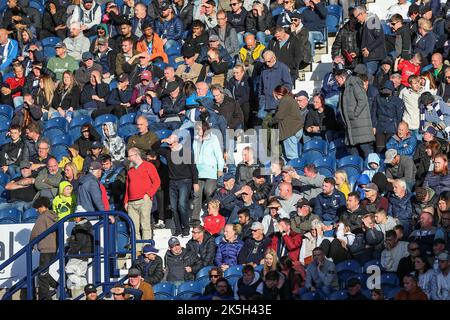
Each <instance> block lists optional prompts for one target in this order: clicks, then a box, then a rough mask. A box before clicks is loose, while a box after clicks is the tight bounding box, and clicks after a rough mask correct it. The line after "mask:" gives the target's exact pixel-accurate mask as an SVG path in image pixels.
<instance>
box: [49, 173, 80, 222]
mask: <svg viewBox="0 0 450 320" xmlns="http://www.w3.org/2000/svg"><path fill="white" fill-rule="evenodd" d="M76 204H77V198H76V194H75V193H74V189H73V186H72V185H71V184H70V182H68V181H61V182H60V183H59V193H58V195H57V196H56V197H55V198H54V199H53V202H52V205H53V211H54V212H55V213H56V214H57V215H58V219H59V220H61V219H62V218H64V217H65V216H68V215H69V214H72V213H74V212H75V208H76Z"/></svg>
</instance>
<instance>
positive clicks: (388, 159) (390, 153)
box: [384, 149, 398, 164]
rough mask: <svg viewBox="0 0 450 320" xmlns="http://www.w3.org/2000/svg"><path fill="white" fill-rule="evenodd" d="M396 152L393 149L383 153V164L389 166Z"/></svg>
mask: <svg viewBox="0 0 450 320" xmlns="http://www.w3.org/2000/svg"><path fill="white" fill-rule="evenodd" d="M397 154H398V152H397V150H395V149H389V150H387V151H386V153H385V159H384V163H387V164H391V163H392V160H394V158H395V157H396V156H397Z"/></svg>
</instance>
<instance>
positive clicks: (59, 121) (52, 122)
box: [44, 117, 69, 132]
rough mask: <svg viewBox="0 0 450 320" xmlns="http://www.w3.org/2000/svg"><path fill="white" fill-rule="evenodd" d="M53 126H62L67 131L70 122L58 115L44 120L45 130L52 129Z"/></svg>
mask: <svg viewBox="0 0 450 320" xmlns="http://www.w3.org/2000/svg"><path fill="white" fill-rule="evenodd" d="M52 128H61V129H63V130H64V132H66V131H67V130H68V129H69V123H68V122H67V120H66V118H63V117H56V118H51V119H49V120H47V121H46V122H44V130H48V129H52Z"/></svg>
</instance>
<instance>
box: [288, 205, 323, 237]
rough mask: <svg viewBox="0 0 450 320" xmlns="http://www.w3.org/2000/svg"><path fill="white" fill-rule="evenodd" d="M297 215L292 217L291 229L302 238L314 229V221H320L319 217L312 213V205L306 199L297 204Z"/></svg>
mask: <svg viewBox="0 0 450 320" xmlns="http://www.w3.org/2000/svg"><path fill="white" fill-rule="evenodd" d="M296 207H297V214H296V215H295V216H294V215H293V216H294V217H292V216H291V228H292V230H293V231H295V232H296V233H300V234H301V235H302V236H303V235H304V234H305V233H307V232H309V231H310V230H311V228H312V221H314V220H320V218H319V216H317V215H315V214H313V213H312V205H311V203H310V202H309V201H307V200H306V199H302V200H299V201H298V202H297V204H296Z"/></svg>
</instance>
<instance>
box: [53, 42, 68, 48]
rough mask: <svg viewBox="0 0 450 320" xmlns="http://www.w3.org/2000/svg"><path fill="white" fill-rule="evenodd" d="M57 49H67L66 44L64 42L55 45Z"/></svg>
mask: <svg viewBox="0 0 450 320" xmlns="http://www.w3.org/2000/svg"><path fill="white" fill-rule="evenodd" d="M56 48H66V44H65V43H64V42H62V41H60V42H58V43H57V44H56V45H55V49H56Z"/></svg>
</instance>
